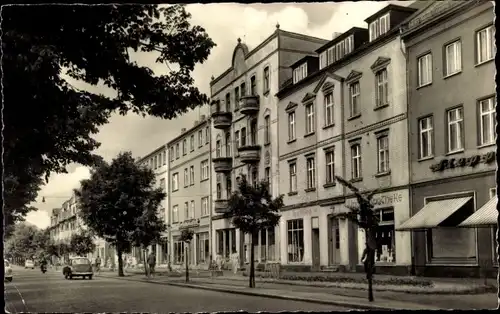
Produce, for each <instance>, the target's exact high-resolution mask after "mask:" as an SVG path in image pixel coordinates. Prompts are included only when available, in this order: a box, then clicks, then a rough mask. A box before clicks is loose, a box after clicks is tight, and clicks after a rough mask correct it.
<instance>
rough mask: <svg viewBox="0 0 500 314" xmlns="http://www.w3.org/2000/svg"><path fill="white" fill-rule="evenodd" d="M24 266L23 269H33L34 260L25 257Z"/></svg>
mask: <svg viewBox="0 0 500 314" xmlns="http://www.w3.org/2000/svg"><path fill="white" fill-rule="evenodd" d="M24 268H25V269H28V268H31V269H35V262H34V261H33V260H31V259H27V260H26V261H25V262H24Z"/></svg>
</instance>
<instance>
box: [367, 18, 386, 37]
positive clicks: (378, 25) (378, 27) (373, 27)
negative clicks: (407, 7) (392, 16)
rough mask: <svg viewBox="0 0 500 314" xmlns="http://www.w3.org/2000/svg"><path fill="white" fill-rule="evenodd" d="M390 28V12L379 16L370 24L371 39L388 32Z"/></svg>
mask: <svg viewBox="0 0 500 314" xmlns="http://www.w3.org/2000/svg"><path fill="white" fill-rule="evenodd" d="M389 29H390V21H389V14H386V15H384V16H381V17H379V18H378V19H377V20H375V21H373V22H372V23H371V24H370V28H369V31H370V41H373V40H375V39H377V38H379V37H380V36H382V35H384V34H385V33H387V32H388V31H389Z"/></svg>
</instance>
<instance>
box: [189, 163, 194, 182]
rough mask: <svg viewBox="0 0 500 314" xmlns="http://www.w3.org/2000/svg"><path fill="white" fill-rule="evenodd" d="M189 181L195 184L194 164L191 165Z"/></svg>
mask: <svg viewBox="0 0 500 314" xmlns="http://www.w3.org/2000/svg"><path fill="white" fill-rule="evenodd" d="M189 183H190V185H194V166H191V167H189Z"/></svg>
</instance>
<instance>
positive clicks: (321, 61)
mask: <svg viewBox="0 0 500 314" xmlns="http://www.w3.org/2000/svg"><path fill="white" fill-rule="evenodd" d="M326 58H327V57H326V51H323V52H322V53H321V54H320V55H319V69H320V70H321V69H322V68H324V67H326V61H327V60H326Z"/></svg>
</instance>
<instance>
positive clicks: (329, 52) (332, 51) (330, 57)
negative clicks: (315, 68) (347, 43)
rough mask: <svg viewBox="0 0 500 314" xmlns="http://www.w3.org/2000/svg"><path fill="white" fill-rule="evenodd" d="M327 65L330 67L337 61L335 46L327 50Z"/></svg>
mask: <svg viewBox="0 0 500 314" xmlns="http://www.w3.org/2000/svg"><path fill="white" fill-rule="evenodd" d="M327 58H328V60H327V64H328V65H330V64H332V63H333V62H334V61H335V46H333V47H331V48H328V50H327Z"/></svg>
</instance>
